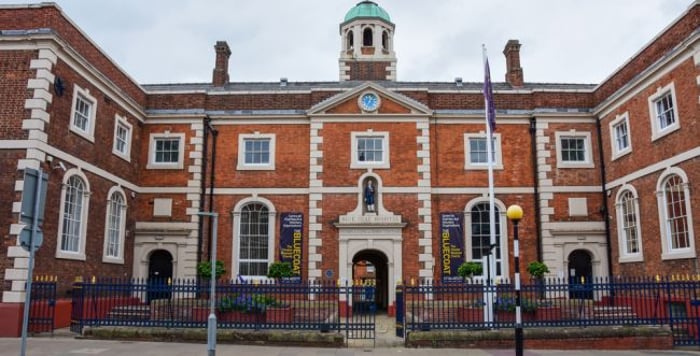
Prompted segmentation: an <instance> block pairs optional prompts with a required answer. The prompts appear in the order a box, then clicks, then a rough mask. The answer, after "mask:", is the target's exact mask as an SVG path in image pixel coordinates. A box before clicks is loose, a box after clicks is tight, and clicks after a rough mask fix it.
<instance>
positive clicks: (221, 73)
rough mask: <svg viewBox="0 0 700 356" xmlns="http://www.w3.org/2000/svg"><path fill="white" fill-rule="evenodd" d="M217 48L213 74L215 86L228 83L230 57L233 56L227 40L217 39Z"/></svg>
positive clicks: (215, 47)
mask: <svg viewBox="0 0 700 356" xmlns="http://www.w3.org/2000/svg"><path fill="white" fill-rule="evenodd" d="M214 49H215V50H216V62H215V64H214V73H213V75H212V79H211V81H212V84H214V86H215V87H223V86H224V84H226V83H228V59H229V57H231V49H230V48H229V47H228V43H226V41H217V42H216V45H215V46H214Z"/></svg>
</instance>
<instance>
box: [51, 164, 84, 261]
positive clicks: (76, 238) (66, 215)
mask: <svg viewBox="0 0 700 356" xmlns="http://www.w3.org/2000/svg"><path fill="white" fill-rule="evenodd" d="M88 203H89V188H88V185H87V180H86V179H85V177H84V175H83V174H82V173H80V172H79V171H78V170H73V169H71V170H70V171H68V172H66V178H64V180H63V189H62V190H61V212H60V217H61V220H60V222H59V227H58V244H57V246H56V257H58V258H70V259H80V260H84V259H85V236H86V234H87V215H88V214H87V213H88Z"/></svg>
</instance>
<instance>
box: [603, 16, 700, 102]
mask: <svg viewBox="0 0 700 356" xmlns="http://www.w3.org/2000/svg"><path fill="white" fill-rule="evenodd" d="M698 27H700V6H697V3H696V4H695V6H693V7H692V8H691V9H689V12H688V14H687V15H685V16H684V17H683V18H682V19H680V21H678V22H676V23H675V24H673V25H672V26H671V27H670V28H669V29H668V30H666V31H665V32H664V33H663V34H661V35H660V36H659V37H658V38H657V39H656V40H655V41H654V42H652V43H650V44H649V45H648V46H647V47H645V48H644V49H643V50H642V51H640V52H639V54H637V55H636V56H635V57H634V58H632V59H630V60H629V61H628V62H627V63H626V65H625V66H624V67H623V68H621V69H620V70H619V71H617V72H616V73H614V74H613V75H612V76H611V77H610V78H608V79H607V80H606V81H605V82H604V83H602V84H601V85H599V86H598V89H597V90H596V91H595V93H594V95H595V102H596V104H597V103H600V102H602V101H604V100H605V99H607V98H608V97H609V96H610V95H612V94H613V93H614V92H615V91H616V90H618V89H620V88H621V87H623V86H625V85H626V84H627V83H629V82H630V81H631V80H632V79H633V78H634V77H635V76H636V75H638V74H639V73H640V72H641V71H643V70H644V69H646V68H647V67H649V66H650V65H652V64H653V63H654V62H656V61H657V60H659V59H660V58H661V57H663V56H664V55H666V53H668V51H670V50H671V49H673V48H674V47H675V46H676V45H678V43H680V42H681V41H683V40H684V39H685V38H687V37H688V36H690V35H691V34H692V33H693V31H697V29H698Z"/></svg>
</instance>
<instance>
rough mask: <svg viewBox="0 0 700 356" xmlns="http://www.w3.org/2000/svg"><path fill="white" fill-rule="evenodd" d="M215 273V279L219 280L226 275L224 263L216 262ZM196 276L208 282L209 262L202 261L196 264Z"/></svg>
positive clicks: (209, 273) (209, 277) (209, 275)
mask: <svg viewBox="0 0 700 356" xmlns="http://www.w3.org/2000/svg"><path fill="white" fill-rule="evenodd" d="M215 269H216V270H215V271H214V272H215V273H216V276H215V278H216V279H219V278H221V276H223V275H224V274H225V273H226V267H224V262H223V261H218V260H217V261H216V267H215ZM197 275H198V276H199V277H200V278H202V279H205V280H210V279H211V262H210V261H202V262H200V263H199V264H197Z"/></svg>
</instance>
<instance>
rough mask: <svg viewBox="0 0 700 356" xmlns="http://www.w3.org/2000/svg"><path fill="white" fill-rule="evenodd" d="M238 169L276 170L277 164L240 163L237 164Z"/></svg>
mask: <svg viewBox="0 0 700 356" xmlns="http://www.w3.org/2000/svg"><path fill="white" fill-rule="evenodd" d="M236 170H238V171H274V170H275V165H274V164H261V165H252V164H239V165H237V166H236Z"/></svg>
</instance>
